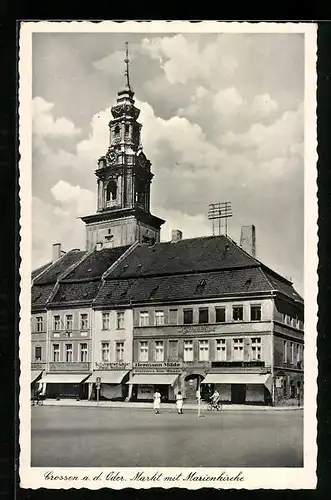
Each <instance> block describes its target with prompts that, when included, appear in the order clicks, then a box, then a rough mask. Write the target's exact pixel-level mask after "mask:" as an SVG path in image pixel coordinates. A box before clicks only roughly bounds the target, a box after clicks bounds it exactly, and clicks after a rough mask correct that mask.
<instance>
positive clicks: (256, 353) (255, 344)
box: [251, 337, 262, 361]
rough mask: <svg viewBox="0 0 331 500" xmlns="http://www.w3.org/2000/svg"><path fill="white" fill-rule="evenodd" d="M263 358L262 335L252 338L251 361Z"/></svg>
mask: <svg viewBox="0 0 331 500" xmlns="http://www.w3.org/2000/svg"><path fill="white" fill-rule="evenodd" d="M261 359H262V339H261V337H252V338H251V361H260V360H261Z"/></svg>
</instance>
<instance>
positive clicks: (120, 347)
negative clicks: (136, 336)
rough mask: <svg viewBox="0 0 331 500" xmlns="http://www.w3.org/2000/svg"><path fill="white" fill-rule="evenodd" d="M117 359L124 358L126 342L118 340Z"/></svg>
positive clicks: (121, 359)
mask: <svg viewBox="0 0 331 500" xmlns="http://www.w3.org/2000/svg"><path fill="white" fill-rule="evenodd" d="M115 352H116V361H123V359H124V342H116V351H115Z"/></svg>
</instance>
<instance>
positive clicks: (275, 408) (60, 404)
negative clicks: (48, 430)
mask: <svg viewBox="0 0 331 500" xmlns="http://www.w3.org/2000/svg"><path fill="white" fill-rule="evenodd" d="M43 406H52V407H60V408H103V409H112V408H117V409H118V408H122V409H124V408H125V409H135V410H152V409H153V406H152V404H150V405H139V406H138V405H137V406H136V405H135V404H134V403H133V404H131V405H125V404H107V403H106V404H102V403H100V404H99V405H97V404H96V403H95V404H91V403H82V404H80V403H79V402H75V403H73V404H70V403H69V404H68V403H65V402H62V401H60V402H53V401H44V403H43ZM162 409H164V410H175V407H174V405H171V406H170V405H169V406H165V405H164V406H163V408H161V410H162ZM184 409H185V411H197V407H196V406H186V407H185V406H184ZM298 410H301V411H302V410H303V406H245V405H242V406H239V405H238V406H231V405H226V406H224V407H223V408H222V410H221V411H222V412H224V411H225V412H230V411H253V412H254V411H267V412H273V411H298ZM201 411H203V412H207V411H208V410H207V408H206V407H201Z"/></svg>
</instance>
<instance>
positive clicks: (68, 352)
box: [64, 343, 74, 363]
mask: <svg viewBox="0 0 331 500" xmlns="http://www.w3.org/2000/svg"><path fill="white" fill-rule="evenodd" d="M68 346H71V348H70V349H68ZM64 352H65V357H66V363H72V362H73V360H74V349H73V344H67V343H66V344H65V345H64ZM68 358H71V359H68Z"/></svg>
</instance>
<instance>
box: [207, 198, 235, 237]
mask: <svg viewBox="0 0 331 500" xmlns="http://www.w3.org/2000/svg"><path fill="white" fill-rule="evenodd" d="M229 217H232V208H231V202H230V201H224V202H220V203H210V204H209V210H208V219H209V220H211V221H212V228H213V236H215V232H216V231H217V228H218V235H220V234H221V233H222V231H221V230H222V220H224V230H225V236H227V234H228V218H229ZM217 221H218V224H217Z"/></svg>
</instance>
